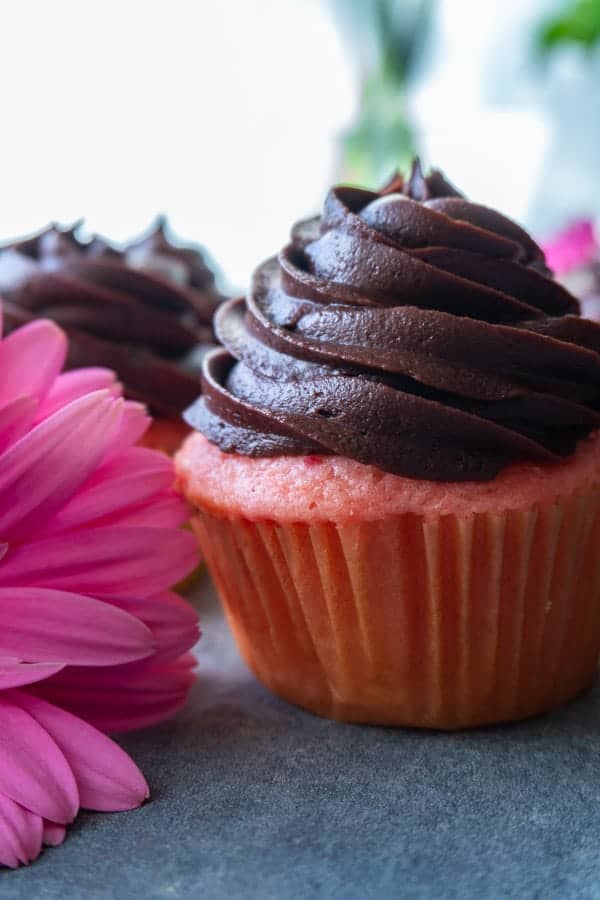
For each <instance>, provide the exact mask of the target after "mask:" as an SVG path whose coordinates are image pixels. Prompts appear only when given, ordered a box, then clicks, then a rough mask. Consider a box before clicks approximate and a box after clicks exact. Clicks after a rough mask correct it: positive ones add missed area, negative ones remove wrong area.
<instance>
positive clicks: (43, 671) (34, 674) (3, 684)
mask: <svg viewBox="0 0 600 900" xmlns="http://www.w3.org/2000/svg"><path fill="white" fill-rule="evenodd" d="M62 668H64V666H63V664H62V663H28V662H23V661H22V660H20V659H9V658H8V657H5V656H0V691H5V690H6V689H7V688H14V687H22V686H23V685H25V684H33V683H34V682H35V681H42V680H43V679H44V678H49V677H50V676H51V675H56V673H57V672H60V670H61V669H62Z"/></svg>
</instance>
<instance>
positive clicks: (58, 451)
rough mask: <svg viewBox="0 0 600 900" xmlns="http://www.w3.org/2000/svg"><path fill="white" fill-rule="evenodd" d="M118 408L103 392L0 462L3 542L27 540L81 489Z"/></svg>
mask: <svg viewBox="0 0 600 900" xmlns="http://www.w3.org/2000/svg"><path fill="white" fill-rule="evenodd" d="M15 333H16V332H15ZM0 348H1V345H0ZM121 403H122V401H119V400H116V401H115V400H112V399H111V397H110V395H109V394H108V392H106V391H98V392H97V393H95V394H89V395H88V396H86V397H82V398H81V399H80V400H75V401H74V402H73V403H71V404H70V405H69V406H66V407H65V408H64V409H63V410H61V411H60V412H58V413H55V415H53V416H51V417H50V418H49V419H46V420H45V421H44V422H42V423H41V425H38V426H37V427H36V428H34V429H33V431H30V432H29V433H28V434H27V435H26V437H24V438H23V439H22V440H20V441H18V442H17V443H16V444H13V446H12V447H11V448H10V449H9V450H7V452H6V453H4V454H3V455H2V456H1V457H0V534H2V536H3V538H4V539H5V540H9V541H10V540H18V539H19V537H20V536H21V535H26V534H27V533H28V531H29V530H30V529H31V526H32V522H37V523H39V522H40V521H43V520H44V519H45V518H48V517H49V516H51V515H52V514H53V513H55V512H56V511H57V510H58V509H59V508H60V507H61V506H62V505H63V504H64V503H65V502H66V501H67V500H68V499H69V497H71V496H72V495H73V494H74V493H75V491H76V490H77V489H78V488H79V487H80V485H81V484H83V482H84V481H85V480H86V479H87V478H88V476H89V475H90V474H91V473H92V472H93V471H94V469H95V468H96V466H97V465H98V462H99V460H100V459H101V457H102V455H103V454H104V452H105V449H106V447H107V446H108V444H109V443H110V441H111V440H112V436H113V435H114V433H115V431H116V429H117V428H118V423H119V418H120V416H121V414H122V412H121V408H120V404H121Z"/></svg>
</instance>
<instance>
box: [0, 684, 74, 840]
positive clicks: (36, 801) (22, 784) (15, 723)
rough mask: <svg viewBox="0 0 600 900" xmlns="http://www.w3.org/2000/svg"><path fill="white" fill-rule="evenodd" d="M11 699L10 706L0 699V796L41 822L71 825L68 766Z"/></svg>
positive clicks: (71, 789)
mask: <svg viewBox="0 0 600 900" xmlns="http://www.w3.org/2000/svg"><path fill="white" fill-rule="evenodd" d="M10 696H11V697H12V696H13V694H12V692H11V694H10ZM15 697H16V698H17V699H16V700H15V702H12V700H9V699H8V694H6V695H0V721H1V722H2V729H1V730H0V794H5V795H6V796H7V797H9V798H10V799H11V800H14V801H15V802H16V803H20V804H21V806H24V807H25V808H26V809H28V810H30V811H31V812H33V813H36V814H37V815H39V816H42V818H44V819H51V820H52V821H53V822H60V823H67V822H71V821H72V820H73V819H74V818H75V815H76V814H77V810H78V808H79V794H78V791H77V785H76V783H75V779H74V777H73V773H72V771H71V769H70V767H69V764H68V763H67V761H66V759H65V757H64V755H63V754H62V753H61V751H60V750H59V748H58V746H57V745H56V743H55V742H54V740H53V739H52V738H51V737H50V735H49V734H48V732H47V731H46V730H45V729H44V728H42V727H41V725H39V723H38V722H36V720H35V719H34V718H32V716H30V715H29V713H27V712H26V711H25V710H24V709H22V708H21V707H20V706H19V705H18V695H15Z"/></svg>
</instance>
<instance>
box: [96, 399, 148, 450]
mask: <svg viewBox="0 0 600 900" xmlns="http://www.w3.org/2000/svg"><path fill="white" fill-rule="evenodd" d="M151 421H152V419H151V418H150V416H149V415H148V414H147V412H146V407H145V406H143V405H142V404H141V403H134V402H133V401H132V400H128V401H126V403H125V409H124V413H123V418H122V419H121V425H120V429H119V432H118V434H117V435H116V436H115V438H114V440H113V442H112V445H111V447H110V449H109V451H108V453H107V459H109V458H111V457H114V456H116V455H117V454H119V453H121V452H122V451H123V450H126V449H127V447H132V446H133V445H134V444H137V442H138V441H139V439H140V438H141V437H142V436H143V435H144V434H145V432H146V431H147V430H148V427H149V426H150V423H151Z"/></svg>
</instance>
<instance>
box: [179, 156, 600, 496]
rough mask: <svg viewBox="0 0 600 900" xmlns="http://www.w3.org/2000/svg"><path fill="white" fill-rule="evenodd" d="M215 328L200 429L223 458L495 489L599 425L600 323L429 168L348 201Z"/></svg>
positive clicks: (195, 419) (289, 250)
mask: <svg viewBox="0 0 600 900" xmlns="http://www.w3.org/2000/svg"><path fill="white" fill-rule="evenodd" d="M215 328H216V332H217V336H218V337H219V339H220V341H221V342H222V344H223V348H221V349H218V350H216V351H213V352H211V353H210V354H209V355H208V356H207V357H206V359H205V361H204V366H203V397H202V398H200V399H199V400H198V401H197V402H196V403H195V404H194V405H193V406H192V407H191V408H190V409H189V410H188V411H187V412H186V416H185V417H186V420H187V422H188V423H189V424H190V425H192V426H193V427H194V428H196V429H198V430H199V431H201V432H202V433H203V434H204V435H206V437H207V438H208V439H209V440H210V441H212V442H213V443H215V444H217V445H218V446H219V447H220V448H221V449H222V450H224V451H226V452H236V453H240V454H244V455H249V456H274V455H283V454H309V455H312V454H339V455H341V456H345V457H349V458H351V459H355V460H358V461H360V462H362V463H368V464H372V465H374V466H377V467H378V468H379V469H382V470H384V471H386V472H392V473H396V474H399V475H405V476H409V477H413V478H423V479H430V480H441V481H463V480H487V479H491V478H493V477H494V476H495V475H496V474H497V472H498V471H499V470H500V469H501V468H502V467H503V466H505V465H507V464H508V463H511V462H513V461H517V460H532V461H535V462H537V463H546V462H553V461H557V460H558V459H560V458H561V457H565V456H567V455H568V454H570V453H571V452H572V451H573V450H574V448H575V446H576V444H577V442H578V441H579V440H580V439H581V438H583V437H584V436H585V435H587V434H588V433H589V432H590V431H591V430H592V429H595V428H597V427H598V426H599V425H600V327H598V326H597V325H595V324H593V323H591V322H588V321H585V320H583V319H581V318H580V317H579V315H578V305H577V301H576V300H575V299H574V298H573V297H572V296H571V295H570V294H569V293H568V292H567V291H566V290H565V289H564V288H563V287H561V286H560V285H559V284H558V283H556V282H555V281H553V280H552V278H551V277H550V273H549V271H548V270H547V269H546V267H545V263H544V257H543V254H542V251H541V250H540V248H539V247H538V246H537V244H535V243H534V241H533V240H532V239H531V238H530V237H529V236H528V235H527V234H526V233H525V232H524V231H523V230H522V229H521V228H520V227H519V226H518V225H516V224H515V223H514V222H512V221H510V220H509V219H507V218H505V217H504V216H502V215H500V214H499V213H497V212H494V211H493V210H491V209H488V208H486V207H483V206H479V205H477V204H474V203H470V202H468V201H467V200H465V199H464V198H463V197H462V196H461V195H460V194H459V193H458V191H457V190H456V189H455V188H453V187H452V186H451V185H450V184H449V183H448V182H447V181H446V180H445V179H444V177H443V176H442V175H441V173H440V172H438V171H433V172H432V173H431V174H430V175H429V176H428V177H425V176H424V175H423V173H422V171H421V169H420V166H419V164H418V162H417V163H415V165H414V166H413V170H412V173H411V175H410V177H409V178H408V179H407V180H404V179H403V178H402V177H400V176H396V177H395V178H394V179H393V180H392V182H390V184H389V185H387V186H386V187H385V188H384V189H383V190H382V191H380V192H377V193H376V192H371V191H366V190H361V189H358V188H351V187H343V186H342V187H336V188H334V189H333V190H332V191H331V192H330V193H329V195H328V197H327V199H326V201H325V208H324V211H323V215H322V216H321V217H320V218H316V219H311V220H309V221H306V222H301V223H300V224H298V225H297V226H295V227H294V229H293V231H292V237H291V242H290V243H289V244H288V245H287V246H286V247H284V249H283V250H282V251H281V253H280V254H279V256H278V257H277V258H274V259H270V260H268V261H267V262H265V263H264V264H263V265H262V266H260V267H259V268H258V270H257V271H256V273H255V275H254V279H253V284H252V289H251V291H250V293H249V295H248V297H247V298H246V299H245V300H244V299H234V300H230V301H228V302H226V303H224V304H223V305H222V306H221V307H220V308H219V310H218V312H217V314H216V316H215Z"/></svg>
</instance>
